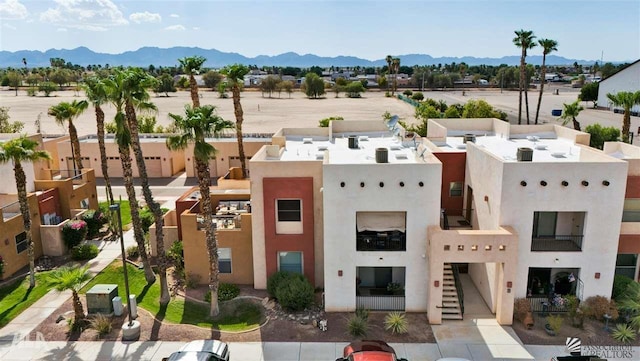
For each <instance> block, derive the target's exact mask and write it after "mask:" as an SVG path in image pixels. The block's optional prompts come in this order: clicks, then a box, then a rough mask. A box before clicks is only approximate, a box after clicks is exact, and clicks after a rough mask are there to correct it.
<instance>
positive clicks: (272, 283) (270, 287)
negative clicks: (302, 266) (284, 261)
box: [267, 271, 304, 298]
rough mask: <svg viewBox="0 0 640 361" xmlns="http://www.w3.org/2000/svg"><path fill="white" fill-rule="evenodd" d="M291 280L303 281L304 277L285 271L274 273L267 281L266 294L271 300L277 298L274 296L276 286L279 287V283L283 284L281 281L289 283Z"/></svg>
mask: <svg viewBox="0 0 640 361" xmlns="http://www.w3.org/2000/svg"><path fill="white" fill-rule="evenodd" d="M293 278H301V279H304V276H303V275H301V274H298V273H292V272H287V271H278V272H276V273H274V274H273V275H271V277H269V279H268V280H267V293H269V296H271V297H273V298H278V297H277V296H276V290H277V289H278V286H280V284H281V283H284V282H283V281H289V280H290V279H293Z"/></svg>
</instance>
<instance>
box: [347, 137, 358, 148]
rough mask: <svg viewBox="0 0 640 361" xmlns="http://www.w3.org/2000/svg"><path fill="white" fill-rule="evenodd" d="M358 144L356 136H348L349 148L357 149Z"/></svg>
mask: <svg viewBox="0 0 640 361" xmlns="http://www.w3.org/2000/svg"><path fill="white" fill-rule="evenodd" d="M359 148H360V147H359V146H358V137H357V136H355V135H350V136H349V149H359Z"/></svg>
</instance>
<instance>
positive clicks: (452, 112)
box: [444, 107, 460, 118]
mask: <svg viewBox="0 0 640 361" xmlns="http://www.w3.org/2000/svg"><path fill="white" fill-rule="evenodd" d="M444 117H445V118H460V113H459V112H458V108H457V107H448V108H447V110H445V112H444Z"/></svg>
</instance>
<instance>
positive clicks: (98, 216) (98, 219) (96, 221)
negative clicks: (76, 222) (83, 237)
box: [82, 209, 108, 239]
mask: <svg viewBox="0 0 640 361" xmlns="http://www.w3.org/2000/svg"><path fill="white" fill-rule="evenodd" d="M82 220H83V221H85V222H87V238H88V239H91V238H93V237H95V236H97V235H98V233H99V232H100V228H102V225H104V224H105V223H106V222H107V221H108V219H107V217H105V216H104V214H103V213H102V211H100V210H97V211H96V210H93V209H90V210H88V211H86V212H85V213H84V214H83V215H82Z"/></svg>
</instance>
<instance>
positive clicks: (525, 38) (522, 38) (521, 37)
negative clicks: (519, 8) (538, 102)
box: [513, 29, 536, 124]
mask: <svg viewBox="0 0 640 361" xmlns="http://www.w3.org/2000/svg"><path fill="white" fill-rule="evenodd" d="M515 34H516V37H515V38H513V44H515V46H517V47H518V48H520V49H522V53H521V55H520V86H519V91H520V95H519V98H518V124H522V92H523V90H524V87H525V67H526V63H525V59H526V58H527V50H528V49H531V48H533V47H534V46H535V43H534V40H535V38H536V37H535V36H534V35H533V31H531V30H522V29H521V30H516V31H515ZM527 107H528V105H527ZM528 114H529V113H528V112H527V123H529V121H528V116H529V115H528Z"/></svg>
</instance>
